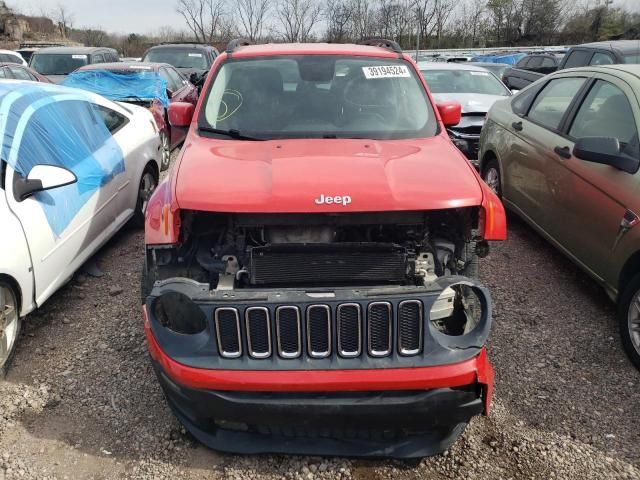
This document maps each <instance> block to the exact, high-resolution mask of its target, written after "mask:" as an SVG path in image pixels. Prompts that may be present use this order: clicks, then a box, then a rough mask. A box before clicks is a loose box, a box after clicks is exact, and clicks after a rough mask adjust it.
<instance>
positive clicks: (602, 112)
mask: <svg viewBox="0 0 640 480" xmlns="http://www.w3.org/2000/svg"><path fill="white" fill-rule="evenodd" d="M637 133H638V128H637V127H636V122H635V119H634V117H633V110H632V108H631V105H630V103H629V99H628V98H627V96H626V95H625V93H624V92H623V91H622V90H620V89H619V88H618V87H616V86H615V85H614V84H612V83H609V82H606V81H604V80H598V81H596V82H595V83H594V84H593V86H592V87H591V90H590V91H589V94H588V95H587V96H586V98H585V99H584V101H583V102H582V105H580V108H579V109H578V113H577V114H576V116H575V119H574V120H573V123H572V124H571V128H570V129H569V135H570V136H571V137H573V138H582V137H613V138H617V139H618V141H619V142H620V144H621V146H622V148H623V149H624V148H625V147H626V146H627V145H628V144H629V143H630V142H631V141H632V140H633V138H634V136H636V135H637Z"/></svg>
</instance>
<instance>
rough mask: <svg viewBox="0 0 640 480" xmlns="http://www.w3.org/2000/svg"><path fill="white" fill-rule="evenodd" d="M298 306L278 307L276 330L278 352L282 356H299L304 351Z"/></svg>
mask: <svg viewBox="0 0 640 480" xmlns="http://www.w3.org/2000/svg"><path fill="white" fill-rule="evenodd" d="M300 327H301V326H300V310H298V307H289V306H286V307H278V308H277V309H276V331H277V340H278V354H279V355H280V356H281V357H282V358H297V357H299V356H300V354H301V353H302V337H301V332H300V330H301V328H300Z"/></svg>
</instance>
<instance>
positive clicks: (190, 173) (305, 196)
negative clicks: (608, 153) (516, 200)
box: [174, 131, 482, 213]
mask: <svg viewBox="0 0 640 480" xmlns="http://www.w3.org/2000/svg"><path fill="white" fill-rule="evenodd" d="M194 140H195V141H194ZM177 168H178V171H177V175H175V177H174V182H175V183H174V192H175V199H176V201H177V204H178V206H179V207H180V208H182V209H190V210H204V211H218V212H239V213H240V212H264V213H267V212H272V213H276V212H280V213H285V212H292V213H293V212H347V211H360V212H364V211H389V210H430V209H442V208H456V207H464V206H472V205H479V204H480V203H481V201H482V189H481V187H480V184H479V180H478V177H476V175H475V173H474V172H473V170H472V167H471V165H470V164H469V163H468V161H467V160H466V159H465V158H464V157H463V156H462V154H461V153H460V152H459V151H458V150H457V149H456V148H455V147H454V146H453V144H452V143H451V141H450V140H449V139H448V138H447V137H445V136H444V135H440V136H437V137H432V138H427V139H419V140H397V141H375V140H344V139H336V140H333V139H304V140H272V141H266V142H251V141H239V140H214V139H209V138H203V137H199V136H197V134H195V133H194V132H193V131H192V132H191V133H190V134H189V138H188V139H187V142H186V143H185V147H184V150H183V153H182V159H181V161H180V163H179V164H178V165H177ZM322 196H324V197H327V196H330V197H335V196H340V197H344V196H349V197H350V199H351V202H350V203H349V204H346V205H345V204H344V202H343V203H337V204H336V203H326V202H325V203H317V200H318V199H321V198H322Z"/></svg>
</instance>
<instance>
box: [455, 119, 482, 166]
mask: <svg viewBox="0 0 640 480" xmlns="http://www.w3.org/2000/svg"><path fill="white" fill-rule="evenodd" d="M448 132H449V138H451V141H452V142H453V143H454V145H455V146H456V147H458V150H460V151H461V152H462V153H463V154H464V156H465V157H467V160H469V162H471V164H472V165H473V166H474V167H475V168H476V169H479V167H480V162H479V159H478V154H479V150H480V134H475V133H472V134H470V133H463V132H459V131H456V130H455V129H449V130H448Z"/></svg>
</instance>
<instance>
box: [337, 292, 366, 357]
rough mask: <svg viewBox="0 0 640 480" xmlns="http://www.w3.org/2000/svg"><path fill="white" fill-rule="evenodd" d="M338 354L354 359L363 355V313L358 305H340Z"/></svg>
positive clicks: (338, 314)
mask: <svg viewBox="0 0 640 480" xmlns="http://www.w3.org/2000/svg"><path fill="white" fill-rule="evenodd" d="M337 322H338V326H337V332H338V353H339V354H340V356H342V357H346V358H353V357H357V356H359V355H360V354H361V353H362V313H361V309H360V305H359V304H357V303H343V304H340V305H338V312H337Z"/></svg>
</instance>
